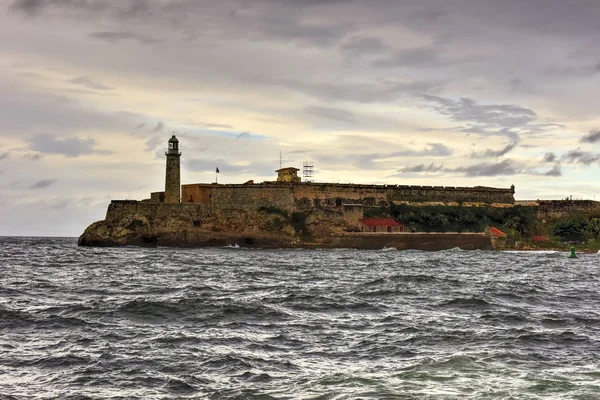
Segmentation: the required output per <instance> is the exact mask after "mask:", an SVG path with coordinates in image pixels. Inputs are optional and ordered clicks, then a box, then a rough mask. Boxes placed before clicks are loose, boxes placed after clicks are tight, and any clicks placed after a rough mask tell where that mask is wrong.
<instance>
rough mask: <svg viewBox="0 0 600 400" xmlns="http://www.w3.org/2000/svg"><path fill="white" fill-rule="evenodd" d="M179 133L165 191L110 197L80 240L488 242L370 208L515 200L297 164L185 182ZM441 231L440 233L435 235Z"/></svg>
mask: <svg viewBox="0 0 600 400" xmlns="http://www.w3.org/2000/svg"><path fill="white" fill-rule="evenodd" d="M181 156H182V154H181V152H180V148H179V140H178V139H177V138H176V137H175V136H174V135H173V136H172V137H171V138H170V139H169V141H168V148H167V152H166V173H165V190H164V191H160V192H153V193H151V194H150V198H148V199H145V200H141V201H134V200H113V201H112V202H111V204H110V205H109V207H108V211H107V213H106V218H105V219H104V220H102V221H98V222H95V223H93V224H92V225H90V226H89V227H88V228H87V229H86V230H85V232H84V234H83V235H81V237H80V239H79V244H80V245H89V246H112V245H126V244H133V245H158V246H160V245H165V246H199V247H200V246H221V245H233V244H239V245H242V246H244V245H247V246H254V247H356V248H382V247H396V248H416V249H425V250H439V249H443V248H452V247H457V246H458V247H461V248H482V249H487V248H491V244H490V237H489V234H486V233H481V232H480V233H460V234H458V233H455V234H449V233H438V234H434V233H418V232H417V233H415V232H407V231H406V229H405V227H404V226H403V225H402V224H401V223H400V224H399V223H397V222H395V221H394V220H392V219H390V218H383V219H379V220H375V219H368V218H364V214H365V210H374V209H380V210H384V209H389V207H390V206H391V205H392V204H394V205H398V204H410V205H417V206H426V205H442V204H443V205H465V206H470V205H474V206H491V207H512V206H514V205H515V199H514V192H515V188H514V186H511V187H510V188H493V187H484V186H475V187H450V186H411V185H366V184H342V183H321V182H302V180H301V178H300V177H299V176H298V171H299V169H297V168H293V167H287V168H280V169H279V170H277V171H276V172H277V174H278V175H277V179H276V180H274V181H265V182H262V183H254V181H252V180H250V181H248V182H246V183H243V184H217V183H193V184H184V185H181V178H180V176H181V175H180V161H181ZM436 235H437V236H436Z"/></svg>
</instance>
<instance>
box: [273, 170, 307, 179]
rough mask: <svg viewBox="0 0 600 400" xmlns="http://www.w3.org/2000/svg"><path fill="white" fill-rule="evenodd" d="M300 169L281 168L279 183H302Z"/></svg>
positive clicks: (278, 171)
mask: <svg viewBox="0 0 600 400" xmlns="http://www.w3.org/2000/svg"><path fill="white" fill-rule="evenodd" d="M298 171H300V170H299V169H298V168H294V167H287V168H280V169H278V170H277V171H275V172H277V182H300V180H301V179H300V177H299V176H298Z"/></svg>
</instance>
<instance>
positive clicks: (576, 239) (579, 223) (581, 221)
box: [552, 215, 592, 244]
mask: <svg viewBox="0 0 600 400" xmlns="http://www.w3.org/2000/svg"><path fill="white" fill-rule="evenodd" d="M552 234H553V235H554V236H555V237H557V238H558V239H560V240H561V241H562V242H564V243H569V244H579V243H585V242H587V240H588V239H589V238H590V236H591V235H592V229H591V226H590V221H589V220H588V219H587V218H586V217H585V216H583V215H570V216H567V217H563V218H559V219H557V220H556V221H555V222H554V226H553V227H552Z"/></svg>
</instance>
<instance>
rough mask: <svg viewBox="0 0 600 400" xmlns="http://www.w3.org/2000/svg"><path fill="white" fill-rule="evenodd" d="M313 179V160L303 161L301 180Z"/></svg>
mask: <svg viewBox="0 0 600 400" xmlns="http://www.w3.org/2000/svg"><path fill="white" fill-rule="evenodd" d="M314 179H315V162H314V161H304V163H303V164H302V180H303V181H304V182H313V181H314Z"/></svg>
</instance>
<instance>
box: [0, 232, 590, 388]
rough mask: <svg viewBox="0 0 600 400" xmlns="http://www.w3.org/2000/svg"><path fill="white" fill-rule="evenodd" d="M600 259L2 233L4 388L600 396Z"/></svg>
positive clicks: (0, 363) (0, 354) (0, 369)
mask: <svg viewBox="0 0 600 400" xmlns="http://www.w3.org/2000/svg"><path fill="white" fill-rule="evenodd" d="M599 261H600V255H598V254H591V255H580V258H578V259H576V260H571V259H568V258H567V253H558V252H485V251H460V250H449V251H440V252H420V251H396V250H393V249H385V250H381V251H357V250H247V249H240V248H212V249H174V248H154V249H147V248H134V247H127V248H78V247H77V246H76V239H72V238H68V239H60V238H0V398H2V399H29V398H36V399H37V398H41V399H44V398H51V399H55V398H56V399H69V398H72V399H170V398H210V399H226V398H238V399H358V398H362V399H367V398H369V399H370V398H373V399H599V398H600V293H599V291H600V263H599Z"/></svg>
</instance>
